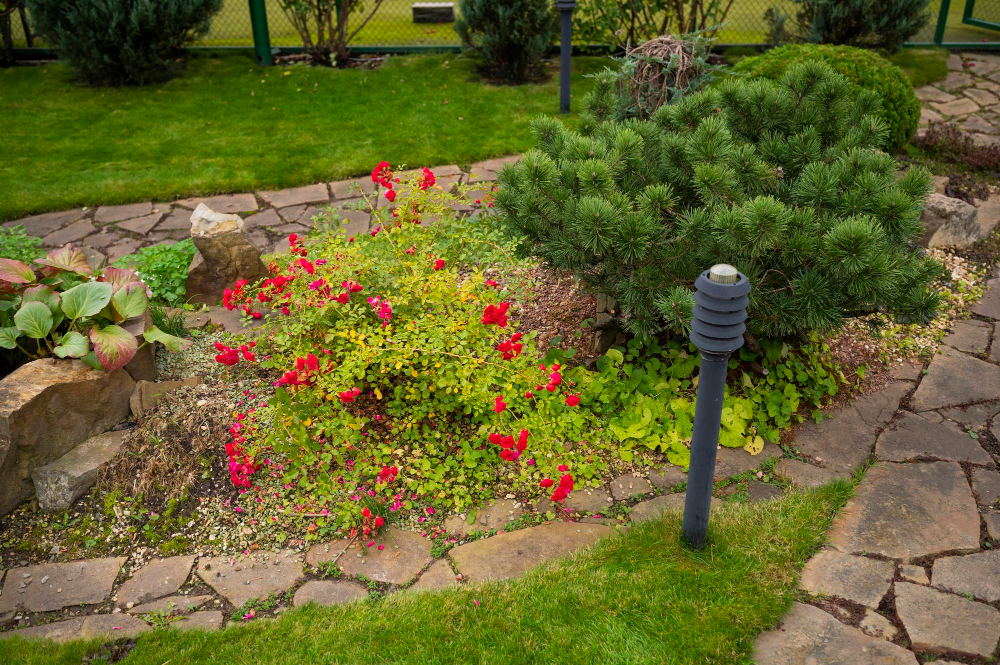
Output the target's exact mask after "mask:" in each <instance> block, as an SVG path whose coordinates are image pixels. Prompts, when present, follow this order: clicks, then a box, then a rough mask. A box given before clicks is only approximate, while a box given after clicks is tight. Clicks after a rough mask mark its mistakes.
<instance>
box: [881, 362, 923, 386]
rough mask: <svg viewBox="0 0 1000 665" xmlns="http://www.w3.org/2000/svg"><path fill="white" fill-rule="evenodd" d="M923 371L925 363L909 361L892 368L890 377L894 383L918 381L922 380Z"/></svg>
mask: <svg viewBox="0 0 1000 665" xmlns="http://www.w3.org/2000/svg"><path fill="white" fill-rule="evenodd" d="M923 370H924V365H923V363H919V362H909V361H907V362H903V363H901V364H899V365H894V366H893V367H891V368H890V369H889V376H890V377H891V378H892V379H893V380H894V381H916V380H917V379H919V378H920V375H921V373H922V372H923Z"/></svg>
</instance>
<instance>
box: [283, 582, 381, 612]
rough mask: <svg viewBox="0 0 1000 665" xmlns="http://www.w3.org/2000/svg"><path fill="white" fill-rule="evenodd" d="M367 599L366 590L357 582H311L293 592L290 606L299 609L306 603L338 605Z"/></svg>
mask: <svg viewBox="0 0 1000 665" xmlns="http://www.w3.org/2000/svg"><path fill="white" fill-rule="evenodd" d="M367 597H368V589H366V588H365V587H364V586H362V585H360V584H358V583H357V582H349V581H347V580H312V581H309V582H306V583H305V584H303V585H302V586H301V587H299V590H298V591H296V592H295V597H294V598H293V599H292V604H293V605H295V607H300V606H302V605H305V604H307V603H316V604H317V605H324V606H327V607H329V606H330V605H340V604H342V603H349V602H351V601H354V600H361V599H362V598H367Z"/></svg>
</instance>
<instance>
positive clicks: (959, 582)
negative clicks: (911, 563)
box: [931, 552, 1000, 603]
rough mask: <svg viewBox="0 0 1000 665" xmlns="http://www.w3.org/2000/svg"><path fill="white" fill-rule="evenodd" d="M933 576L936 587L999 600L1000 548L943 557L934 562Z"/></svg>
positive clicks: (991, 600) (978, 597) (987, 600)
mask: <svg viewBox="0 0 1000 665" xmlns="http://www.w3.org/2000/svg"><path fill="white" fill-rule="evenodd" d="M931 579H933V580H934V586H936V587H941V588H942V589H948V590H949V591H954V592H955V593H958V594H966V593H969V594H972V596H973V597H974V598H976V599H978V600H985V601H986V602H987V603H995V602H996V601H998V600H1000V552H977V553H976V554H967V555H965V556H944V557H941V558H940V559H938V560H936V561H935V562H934V567H933V569H932V570H931Z"/></svg>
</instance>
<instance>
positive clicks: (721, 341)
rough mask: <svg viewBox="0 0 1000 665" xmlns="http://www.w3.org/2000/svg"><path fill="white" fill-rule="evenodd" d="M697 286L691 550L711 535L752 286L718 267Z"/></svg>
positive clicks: (688, 524)
mask: <svg viewBox="0 0 1000 665" xmlns="http://www.w3.org/2000/svg"><path fill="white" fill-rule="evenodd" d="M694 286H695V294H694V303H695V304H694V309H693V310H692V319H693V321H692V323H691V341H692V342H693V343H694V345H695V346H697V347H698V350H699V351H701V369H700V371H699V375H698V398H697V401H696V403H695V409H694V431H693V432H692V435H691V463H690V466H689V468H688V483H687V498H686V499H685V501H684V525H683V527H682V529H681V531H682V534H683V536H684V539H685V540H686V541H687V542H688V544H689V545H690V546H691V547H693V548H695V549H701V548H703V547H704V546H705V538H706V536H707V534H708V511H709V508H710V507H711V502H712V487H713V484H714V480H715V456H716V449H717V448H718V446H719V428H720V427H721V423H722V399H723V396H724V395H725V391H726V371H727V369H728V367H729V354H731V353H732V352H733V351H735V350H737V349H738V348H740V347H741V346H743V331H744V330H746V325H745V323H744V322H745V321H746V320H747V305H748V304H749V303H750V299H749V297H748V294H749V293H750V282H749V281H747V278H746V275H744V274H742V273H740V272H739V271H737V270H736V268H734V267H732V266H730V265H726V264H724V263H720V264H718V265H715V266H712V267H711V268H710V269H708V270H706V271H705V272H703V273H702V274H701V275H700V276H699V277H698V279H697V280H695V283H694Z"/></svg>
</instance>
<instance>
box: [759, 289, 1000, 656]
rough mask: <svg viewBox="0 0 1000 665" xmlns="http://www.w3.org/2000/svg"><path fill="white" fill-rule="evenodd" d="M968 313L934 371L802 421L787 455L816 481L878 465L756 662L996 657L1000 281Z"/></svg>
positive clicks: (786, 469) (791, 465)
mask: <svg viewBox="0 0 1000 665" xmlns="http://www.w3.org/2000/svg"><path fill="white" fill-rule="evenodd" d="M972 311H973V313H974V314H975V316H976V317H977V318H974V319H971V320H968V321H963V322H960V323H958V324H956V326H955V328H954V330H953V332H952V333H951V334H950V335H949V336H948V337H947V338H945V340H944V344H943V346H942V347H941V349H940V350H939V353H938V354H937V355H936V356H935V357H934V358H933V360H932V361H931V362H930V364H929V365H928V366H927V368H926V369H924V370H922V371H916V372H912V373H905V374H906V375H905V376H903V377H901V378H904V379H905V380H903V381H900V382H899V383H895V384H891V385H890V386H889V387H887V388H885V389H884V390H882V391H880V392H879V393H876V394H875V395H873V396H870V397H867V398H862V399H859V400H857V402H856V403H855V405H854V406H853V407H848V408H845V409H843V410H841V411H842V412H841V413H840V414H839V415H838V416H837V417H835V418H834V419H833V420H832V421H824V423H823V424H821V425H818V426H805V427H803V428H801V429H800V431H799V433H798V436H797V437H796V440H795V445H796V446H797V447H798V448H799V450H800V451H801V453H802V456H803V459H802V460H787V459H786V460H781V461H780V462H779V463H778V471H779V472H781V473H783V474H784V475H786V476H787V477H788V478H789V479H791V480H793V481H794V482H796V483H798V484H801V485H809V486H811V485H816V484H821V483H823V482H826V481H829V480H831V479H832V478H835V477H837V476H842V475H845V474H849V473H851V472H853V471H854V470H855V469H857V468H858V467H859V466H861V465H862V464H864V463H866V462H868V461H870V458H871V457H872V455H874V459H875V460H877V461H876V462H875V464H874V465H873V466H872V467H871V468H869V469H868V471H867V472H866V474H865V477H864V480H863V481H862V482H861V484H860V486H859V487H858V490H857V493H856V494H855V496H854V498H853V499H851V501H850V502H849V503H848V504H847V506H846V508H845V509H844V511H843V512H842V514H841V515H839V516H838V518H837V519H836V520H835V522H834V525H833V528H832V530H831V532H830V534H829V543H828V547H827V548H826V549H824V550H823V551H821V552H819V553H818V554H816V555H815V556H814V557H813V558H812V559H811V560H810V561H809V562H808V563H807V564H806V567H805V570H804V571H803V574H802V581H801V588H802V590H803V592H804V595H803V598H802V602H797V603H795V605H794V606H793V608H792V610H791V612H789V614H788V615H787V616H786V617H785V618H784V620H783V621H782V622H781V623H780V624H779V625H778V626H777V627H776V628H775V629H774V630H772V631H769V632H767V633H764V634H763V635H761V636H760V637H759V638H758V640H757V645H756V658H757V661H758V663H760V665H792V664H797V665H800V664H802V663H816V664H817V665H819V664H820V663H822V664H824V665H830V664H836V663H843V664H845V665H847V664H849V663H850V664H853V663H880V664H883V665H910V664H915V663H918V662H921V663H922V662H926V661H927V659H928V657H929V656H930V657H939V658H942V659H943V660H937V661H935V662H937V663H941V665H945V664H946V663H949V662H950V663H980V662H985V661H984V660H983V659H991V658H995V657H996V655H997V642H998V641H1000V611H998V609H997V608H998V607H1000V551H994V550H993V548H994V547H995V543H996V542H997V540H998V539H1000V512H998V509H997V499H998V498H1000V473H998V472H997V461H998V459H1000V458H998V455H1000V447H998V445H997V439H998V435H1000V367H998V366H997V364H996V363H998V362H1000V335H998V333H1000V330H996V329H995V327H996V325H997V321H1000V279H994V280H993V281H991V282H990V288H989V290H988V292H987V294H986V296H985V297H984V299H983V300H982V301H981V302H980V303H979V304H978V305H976V306H974V307H973V308H972ZM838 420H840V424H839V425H835V424H833V423H837V421H838ZM827 422H830V423H831V425H829V426H827V427H825V428H824V427H823V425H826V423H827ZM834 433H836V434H838V435H839V436H837V437H836V439H835V440H830V439H828V438H827V437H828V436H829V435H830V434H834ZM824 443H825V444H826V445H823V444H824ZM991 662H992V661H991Z"/></svg>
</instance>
